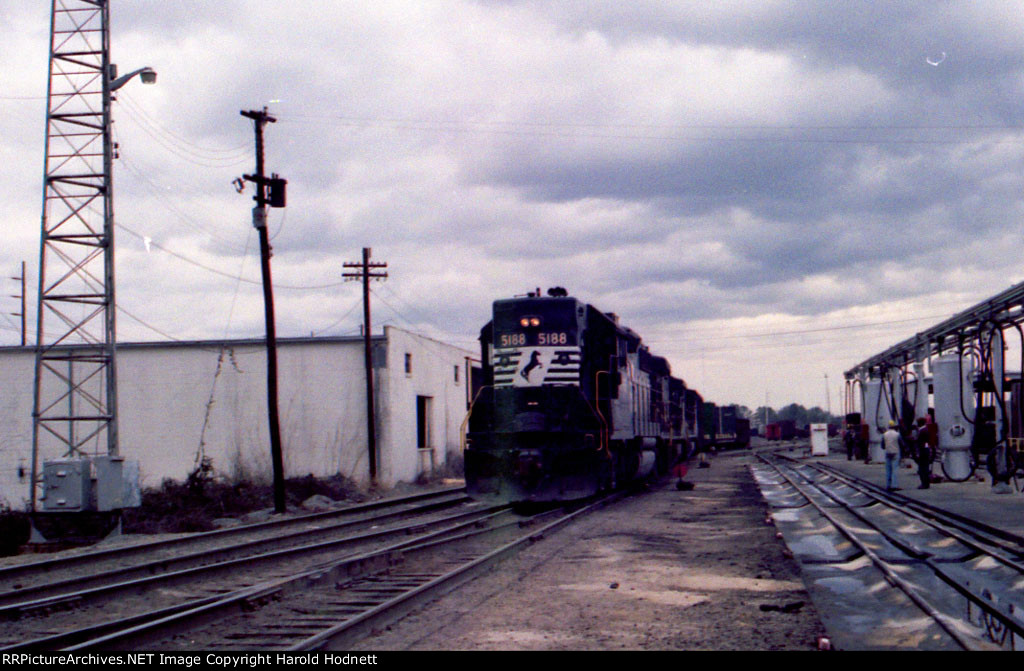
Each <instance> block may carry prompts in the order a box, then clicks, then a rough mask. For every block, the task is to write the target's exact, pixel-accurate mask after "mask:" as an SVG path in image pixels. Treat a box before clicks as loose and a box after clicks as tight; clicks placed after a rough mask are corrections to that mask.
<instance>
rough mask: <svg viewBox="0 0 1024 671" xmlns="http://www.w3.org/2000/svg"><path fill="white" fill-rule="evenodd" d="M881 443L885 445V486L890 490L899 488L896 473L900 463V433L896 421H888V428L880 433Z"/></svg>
mask: <svg viewBox="0 0 1024 671" xmlns="http://www.w3.org/2000/svg"><path fill="white" fill-rule="evenodd" d="M882 445H883V446H884V447H885V488H886V489H887V490H888V491H890V492H891V491H893V490H896V489H899V487H897V486H896V473H897V470H898V469H899V465H900V433H899V431H897V430H896V422H892V421H890V422H889V430H888V431H886V432H885V433H883V434H882Z"/></svg>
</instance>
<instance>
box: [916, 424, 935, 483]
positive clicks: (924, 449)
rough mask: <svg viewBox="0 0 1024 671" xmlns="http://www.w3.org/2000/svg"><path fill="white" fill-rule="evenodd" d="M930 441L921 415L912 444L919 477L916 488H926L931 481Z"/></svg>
mask: <svg viewBox="0 0 1024 671" xmlns="http://www.w3.org/2000/svg"><path fill="white" fill-rule="evenodd" d="M931 443H932V441H931V437H930V434H929V432H928V424H927V422H926V420H925V419H924V418H923V417H922V418H921V419H919V420H917V439H916V441H915V444H914V459H915V460H916V461H917V475H918V477H919V478H921V485H920V486H919V487H918V489H928V488H929V487H930V486H931V482H932V461H933V460H934V459H935V454H934V452H933V451H932V444H931Z"/></svg>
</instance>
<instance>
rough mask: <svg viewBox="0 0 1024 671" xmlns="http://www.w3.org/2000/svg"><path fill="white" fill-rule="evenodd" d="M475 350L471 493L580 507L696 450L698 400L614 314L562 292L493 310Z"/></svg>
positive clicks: (505, 302)
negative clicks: (478, 375)
mask: <svg viewBox="0 0 1024 671" xmlns="http://www.w3.org/2000/svg"><path fill="white" fill-rule="evenodd" d="M480 345H481V363H482V380H481V385H480V387H479V389H478V391H477V393H476V396H475V399H474V401H473V404H472V407H471V409H470V416H469V426H468V433H467V436H466V451H465V470H466V487H467V490H468V491H469V493H470V494H471V495H473V496H476V497H481V498H496V499H501V500H506V501H520V502H526V501H562V500H572V499H579V498H585V497H588V496H592V495H594V494H596V493H598V492H599V491H602V490H605V489H611V488H615V487H617V486H621V485H623V484H625V483H627V482H630V481H634V480H637V479H641V478H645V477H648V476H650V475H653V474H665V473H667V472H668V470H669V469H670V467H671V466H672V465H673V464H674V463H676V462H677V461H678V460H679V459H680V458H685V457H687V456H689V455H690V454H691V453H692V451H694V450H695V449H699V448H700V447H701V446H702V445H703V444H704V443H705V442H706V440H702V438H701V437H702V436H703V435H706V434H707V432H706V431H705V432H702V431H701V428H700V426H701V413H702V409H703V406H704V403H703V399H702V398H701V396H700V394H698V393H697V392H696V391H695V390H693V389H689V388H688V387H687V386H686V383H685V382H684V381H683V380H682V379H680V378H677V377H673V376H672V371H671V368H670V366H669V364H668V361H666V360H665V359H664V358H662V357H659V356H656V355H654V354H652V353H651V352H650V351H649V349H648V348H647V346H646V345H644V344H643V341H642V340H641V338H640V336H639V335H637V334H636V333H635V332H634V331H632V330H631V329H629V328H626V327H625V326H622V325H621V324H619V320H618V318H617V317H616V316H615V315H614V314H611V313H605V312H601V311H600V310H598V309H597V308H595V307H594V306H592V305H587V304H584V303H582V302H581V301H579V300H577V299H576V298H573V297H571V296H568V295H567V293H566V292H565V290H564V289H560V288H556V289H551V290H549V291H548V295H547V296H542V295H540V292H539V291H537V292H535V293H530V294H528V295H527V296H525V297H519V298H511V299H502V300H497V301H495V302H494V309H493V318H492V320H491V321H490V322H488V323H487V324H486V325H485V326H484V327H483V329H481V331H480ZM709 430H710V429H709Z"/></svg>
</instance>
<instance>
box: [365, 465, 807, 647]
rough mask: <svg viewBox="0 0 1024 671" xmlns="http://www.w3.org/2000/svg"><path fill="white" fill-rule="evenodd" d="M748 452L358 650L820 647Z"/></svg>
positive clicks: (583, 530)
mask: <svg viewBox="0 0 1024 671" xmlns="http://www.w3.org/2000/svg"><path fill="white" fill-rule="evenodd" d="M749 461H750V457H746V456H736V455H728V456H725V455H720V456H718V457H717V458H715V460H714V462H713V463H712V465H711V467H710V468H705V469H697V468H691V470H690V473H689V475H688V476H687V478H686V480H687V481H689V482H692V483H693V484H694V485H695V486H694V489H693V490H691V491H678V490H677V489H676V487H675V481H674V480H666V481H664V482H663V483H659V484H658V485H655V486H652V487H651V490H650V491H649V492H647V493H645V494H642V495H638V496H635V497H632V498H629V499H627V500H624V501H622V502H620V503H618V504H616V505H614V506H612V507H611V508H609V509H606V510H604V511H600V512H597V513H593V514H590V515H587V516H586V517H584V518H583V519H581V520H578V521H576V522H574V523H573V524H571V525H570V526H568V527H567V528H565V529H563V530H562V531H559V532H558V533H556V534H554V535H552V536H550V537H548V538H545V539H543V540H541V541H539V542H537V543H535V544H533V545H532V546H531V547H530V548H528V549H526V550H524V551H523V552H521V553H519V554H518V555H517V556H515V557H514V558H512V559H510V560H508V561H506V562H504V563H502V564H500V565H499V567H498V568H497V569H496V570H495V571H493V572H491V573H489V574H487V575H485V576H482V577H480V578H477V579H476V580H473V581H472V582H470V583H467V584H466V585H464V586H462V587H461V588H459V589H458V590H456V591H455V592H453V593H451V594H449V595H447V596H444V597H442V598H440V599H438V600H437V601H434V602H433V603H431V604H429V605H427V606H426V607H424V608H423V609H421V610H419V611H417V612H414V613H412V614H411V615H409V616H407V617H406V618H405V619H403V620H401V621H400V622H397V623H395V624H393V625H392V626H390V627H388V628H387V629H386V630H384V631H381V632H377V633H376V634H374V635H373V636H371V637H369V638H367V639H364V640H363V641H362V642H361V643H359V644H358V645H356V646H355V648H357V649H361V650H812V649H816V648H817V646H818V638H819V637H821V636H824V635H825V629H824V627H823V625H822V624H821V621H820V619H819V617H818V614H817V612H816V611H815V609H814V606H813V604H812V603H811V600H810V597H809V596H808V594H807V592H806V590H805V589H804V584H803V582H802V580H801V578H800V571H799V567H798V565H797V563H796V562H795V561H794V560H793V559H792V558H791V557H790V555H789V553H788V552H787V551H786V546H785V544H784V543H783V541H782V540H780V539H779V538H777V537H776V530H775V527H774V526H771V525H769V524H766V523H765V516H766V513H767V506H766V505H765V503H764V501H763V500H762V498H761V495H760V493H759V491H758V489H757V487H756V485H755V484H754V482H753V480H752V478H751V475H750V471H749V468H748V464H749Z"/></svg>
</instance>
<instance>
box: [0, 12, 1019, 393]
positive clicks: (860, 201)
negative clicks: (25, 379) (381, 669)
mask: <svg viewBox="0 0 1024 671" xmlns="http://www.w3.org/2000/svg"><path fill="white" fill-rule="evenodd" d="M111 24H112V59H113V61H114V62H116V63H117V64H118V65H119V66H120V69H121V71H122V72H126V71H129V70H131V69H135V68H137V67H141V66H143V65H150V66H152V67H153V68H154V69H156V70H157V71H158V73H159V79H158V82H157V84H156V85H155V86H143V85H141V84H140V83H139V82H138V81H133V82H132V83H131V84H129V85H128V86H126V87H125V88H124V89H122V90H121V92H120V93H119V94H118V98H119V99H118V101H117V102H116V103H115V110H114V115H115V129H116V140H117V141H118V142H119V143H120V147H121V150H120V154H121V157H120V159H119V160H118V161H117V162H116V164H115V180H116V186H117V188H116V210H117V223H118V228H117V273H118V275H117V277H118V279H117V292H118V302H119V305H120V308H121V312H120V313H119V315H118V332H119V339H120V340H121V341H136V340H163V339H167V338H175V339H196V338H222V337H259V336H261V335H262V334H263V314H262V293H261V288H260V274H259V255H258V241H257V238H256V234H255V231H254V230H253V228H252V226H251V223H250V219H251V214H250V208H251V207H252V201H251V200H250V197H251V195H252V191H251V189H250V190H249V191H248V192H247V193H246V194H243V195H239V194H238V193H236V192H235V190H234V188H233V187H232V185H231V182H232V180H233V179H235V178H236V177H238V176H240V175H241V174H243V173H247V172H252V171H253V169H254V152H253V129H252V123H251V121H249V120H248V119H245V118H243V117H241V116H240V115H239V111H240V110H243V109H245V110H248V109H260V108H262V107H264V106H266V107H267V108H268V109H269V111H270V112H271V113H272V114H273V115H274V116H275V117H276V118H277V123H274V124H271V125H269V126H268V127H267V129H266V138H267V154H266V156H267V159H266V160H267V170H268V172H269V171H273V172H277V173H280V174H281V175H282V176H283V177H285V178H287V179H288V182H289V192H288V207H287V208H286V209H284V210H274V211H273V212H272V215H271V220H270V231H271V234H272V236H273V243H272V244H273V247H274V257H273V272H274V278H275V282H276V285H277V286H276V290H275V297H276V306H277V313H278V333H279V334H280V335H282V336H298V335H309V334H311V333H313V334H330V335H334V334H345V333H350V334H351V333H357V332H358V330H359V323H360V321H361V314H360V310H359V307H358V306H359V304H360V291H359V286H358V285H357V284H355V283H344V282H343V281H342V277H341V275H342V272H343V267H342V264H343V263H344V262H345V261H356V260H358V259H359V257H360V250H361V248H362V247H364V246H365V247H372V248H373V255H374V258H375V259H376V260H380V261H386V262H387V264H388V269H387V270H388V273H389V277H388V279H387V281H386V282H383V283H380V284H376V285H375V286H374V287H373V290H374V299H373V300H374V315H375V317H374V321H375V326H379V325H381V324H385V323H390V324H394V325H396V326H399V327H402V328H406V329H410V330H414V331H417V332H420V333H424V334H427V335H430V336H433V337H438V338H441V339H443V340H446V341H449V342H452V343H456V344H459V345H462V346H465V347H467V348H472V347H474V346H475V338H476V334H477V333H478V331H479V328H480V326H481V325H482V324H483V323H485V322H486V321H487V320H488V319H489V310H490V304H491V302H492V301H493V300H494V299H496V298H502V297H508V296H510V295H513V294H521V293H525V292H526V291H529V290H532V289H533V288H535V287H541V288H547V287H549V286H554V285H558V286H564V287H566V288H568V289H569V291H570V293H571V294H572V295H575V296H577V297H578V298H580V299H582V300H584V301H586V302H589V303H593V304H594V305H596V306H597V307H599V308H600V309H602V310H605V311H613V312H616V313H618V314H619V315H620V316H621V318H622V321H623V323H625V324H627V325H629V326H630V327H632V328H633V329H634V330H636V331H637V332H639V333H640V334H641V335H642V336H643V337H644V339H645V340H646V342H647V343H648V344H649V345H650V347H651V349H652V350H653V351H654V352H656V353H659V354H662V355H664V356H666V357H667V358H668V359H669V361H670V363H671V364H672V368H673V371H674V373H675V374H677V375H679V376H681V377H683V378H684V379H685V380H686V381H687V382H688V383H689V384H690V385H691V386H696V387H697V388H698V389H700V390H701V391H702V392H703V393H704V396H705V398H706V399H708V400H712V401H715V402H718V403H732V402H737V403H743V404H746V405H748V406H751V407H756V406H758V405H762V404H764V402H765V400H766V399H767V400H768V401H769V403H770V404H771V405H773V406H775V407H779V406H781V405H784V404H786V403H790V402H796V403H801V404H803V405H807V406H811V405H820V406H822V407H825V406H826V405H827V404H830V406H831V408H832V410H833V411H834V412H838V411H839V410H840V408H841V400H840V399H839V394H840V389H841V386H842V385H841V380H842V373H843V371H845V370H847V369H849V368H852V367H853V366H855V365H856V364H858V363H859V362H860V361H862V360H864V359H865V358H867V357H869V356H871V355H873V354H875V353H877V352H879V351H881V350H883V349H885V348H887V347H888V346H890V345H892V344H895V343H896V342H898V341H899V340H902V339H903V338H905V337H908V336H910V335H912V334H914V333H915V332H917V331H920V330H923V329H925V328H927V327H929V326H932V325H933V324H935V323H937V322H938V321H940V320H942V319H944V318H946V317H948V316H950V315H951V314H953V313H955V312H957V311H959V310H961V309H964V308H967V307H969V306H971V305H973V304H974V303H977V302H979V301H981V300H983V299H985V298H987V297H989V296H991V295H993V294H995V293H998V292H999V291H1001V290H1003V289H1005V288H1007V287H1008V286H1010V285H1012V284H1015V283H1017V282H1020V281H1021V280H1022V279H1024V272H1022V270H1021V264H1020V259H1021V257H1022V252H1024V230H1022V228H1024V226H1022V221H1024V218H1022V195H1024V188H1022V186H1024V184H1022V175H1024V49H1022V47H1021V35H1022V34H1024V5H1022V4H1018V3H1013V2H1004V1H998V2H970V3H967V2H934V1H933V2H895V1H894V2H884V1H881V0H877V1H872V2H858V1H856V0H850V1H848V2H839V3H834V2H824V1H820V2H809V1H807V2H798V1H794V2H783V1H778V2H767V1H765V0H752V1H750V2H745V1H741V0H718V1H717V2H705V1H700V2H681V1H679V0H674V1H671V2H669V1H664V2H656V1H653V0H651V1H643V0H637V1H635V2H626V3H624V2H621V1H619V0H615V1H612V0H607V1H605V0H593V1H591V2H547V1H543V2H542V1H540V0H536V1H534V0H507V1H500V0H493V1H488V0H478V1H475V2H474V1H470V0H444V1H442V0H437V1H423V2H412V1H411V0H395V1H387V0H376V1H375V2H363V1H359V2H355V1H353V2H344V1H337V2H334V1H332V2H329V3H328V2H314V1H312V0H292V1H291V2H287V3H282V2H271V1H270V0H248V1H247V2H241V1H240V0H239V1H235V0H218V1H217V2H213V1H212V0H209V1H200V0H178V1H176V2H166V1H157V0H133V1H132V2H126V1H117V0H114V2H112V20H111ZM48 37H49V3H48V2H43V1H41V0H37V1H34V2H5V3H3V4H2V5H0V62H2V63H3V66H2V69H0V82H2V90H0V111H2V114H0V151H2V154H0V157H2V160H0V179H2V181H3V185H4V186H3V189H2V192H0V193H2V194H3V197H2V198H0V221H2V222H3V224H2V225H3V230H4V233H5V235H4V242H3V245H2V246H0V277H2V278H3V279H2V281H0V289H2V291H0V310H2V312H3V316H0V344H8V345H10V344H17V342H18V340H19V337H20V335H19V332H18V320H17V318H16V317H13V316H11V315H10V313H12V312H17V310H18V301H17V299H15V298H12V297H11V296H10V295H11V294H17V293H19V283H18V282H17V281H15V280H13V279H11V278H12V277H14V276H16V275H18V273H19V270H20V263H21V261H23V260H24V261H27V263H28V272H27V275H28V286H29V299H30V300H29V303H30V307H29V313H30V330H31V328H32V326H31V323H32V320H31V314H32V313H33V312H34V301H35V282H36V281H37V272H38V270H37V267H38V256H39V221H40V214H41V210H40V207H41V195H42V171H43V140H44V135H45V105H46V101H45V95H46V84H47V81H46V80H47V75H46V73H47V59H48V54H49V51H48ZM33 338H34V335H33V334H32V333H31V332H30V334H29V340H30V342H32V341H33Z"/></svg>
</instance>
